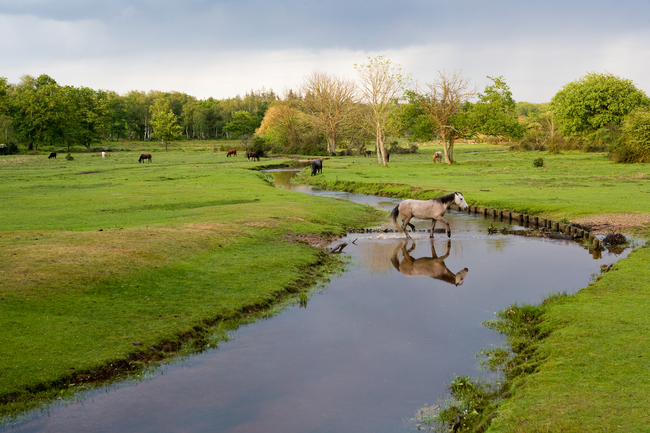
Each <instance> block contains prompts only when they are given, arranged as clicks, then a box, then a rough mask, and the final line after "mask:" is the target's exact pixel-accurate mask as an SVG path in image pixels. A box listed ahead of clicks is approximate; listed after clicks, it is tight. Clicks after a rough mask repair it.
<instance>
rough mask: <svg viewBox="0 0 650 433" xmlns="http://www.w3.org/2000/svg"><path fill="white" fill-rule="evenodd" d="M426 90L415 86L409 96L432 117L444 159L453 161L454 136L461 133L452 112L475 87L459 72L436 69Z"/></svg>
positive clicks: (468, 97)
mask: <svg viewBox="0 0 650 433" xmlns="http://www.w3.org/2000/svg"><path fill="white" fill-rule="evenodd" d="M426 86H427V87H428V90H426V91H422V90H421V89H420V88H419V87H418V88H417V89H416V90H415V92H411V96H412V97H413V99H415V101H417V103H418V105H419V106H420V108H421V109H422V111H423V112H424V113H426V115H427V116H429V118H430V119H431V120H432V121H433V123H434V124H435V125H436V126H437V128H438V130H439V131H440V138H441V139H442V144H443V149H444V153H445V163H447V164H452V163H453V162H454V140H455V139H456V138H457V137H458V136H459V135H462V133H464V132H465V131H461V130H459V129H458V128H457V126H456V125H454V124H453V122H452V119H453V116H454V115H455V114H458V113H460V111H461V110H462V108H463V104H464V103H465V102H467V101H468V100H469V99H471V98H472V97H474V96H475V95H476V88H470V80H469V79H466V78H463V77H462V76H461V73H460V72H457V71H454V72H452V73H446V72H445V71H442V72H440V71H438V78H436V79H435V80H434V81H433V83H431V84H429V83H427V84H426Z"/></svg>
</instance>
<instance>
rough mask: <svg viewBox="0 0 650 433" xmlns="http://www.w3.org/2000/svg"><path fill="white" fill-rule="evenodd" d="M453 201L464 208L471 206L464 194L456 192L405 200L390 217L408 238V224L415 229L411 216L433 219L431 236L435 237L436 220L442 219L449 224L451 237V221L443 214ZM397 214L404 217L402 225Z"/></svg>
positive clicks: (448, 233) (448, 230)
mask: <svg viewBox="0 0 650 433" xmlns="http://www.w3.org/2000/svg"><path fill="white" fill-rule="evenodd" d="M452 203H456V204H457V205H458V206H460V208H461V209H462V210H467V208H468V207H469V206H468V205H467V203H466V202H465V198H464V197H463V194H461V193H460V192H455V193H451V194H447V195H443V196H442V197H438V198H432V199H429V200H404V201H403V202H401V203H400V204H398V205H397V206H395V209H393V211H392V212H391V213H390V219H391V221H392V222H393V225H394V226H395V227H397V228H398V229H399V230H400V231H401V232H403V233H404V234H405V235H406V238H407V239H408V238H410V236H409V234H408V233H407V232H406V226H407V225H409V226H410V227H411V230H414V229H415V227H414V226H413V224H409V221H411V218H413V217H415V218H418V219H423V220H431V222H432V224H431V235H430V236H429V237H430V238H432V237H433V231H434V229H435V228H436V221H440V222H441V223H443V224H445V225H446V226H447V237H451V229H450V228H449V223H448V222H447V220H446V219H444V218H443V217H442V216H443V215H444V214H445V212H446V211H447V208H448V207H449V205H450V204H452ZM397 215H400V216H401V217H402V225H401V226H400V225H398V224H397Z"/></svg>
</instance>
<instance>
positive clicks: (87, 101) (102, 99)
mask: <svg viewBox="0 0 650 433" xmlns="http://www.w3.org/2000/svg"><path fill="white" fill-rule="evenodd" d="M61 94H62V106H63V112H62V113H61V126H60V127H61V129H62V135H63V137H64V140H65V141H66V143H67V144H68V152H70V144H71V143H79V144H82V145H83V146H85V147H86V151H88V152H90V147H91V145H92V144H93V143H99V142H100V141H101V139H102V133H103V131H104V126H105V124H106V123H107V122H108V121H109V119H110V112H109V109H108V96H107V93H106V92H104V91H102V90H97V91H96V90H93V89H91V88H88V87H72V86H65V87H63V88H62V89H61Z"/></svg>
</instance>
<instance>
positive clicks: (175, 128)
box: [150, 98, 183, 152]
mask: <svg viewBox="0 0 650 433" xmlns="http://www.w3.org/2000/svg"><path fill="white" fill-rule="evenodd" d="M150 111H151V126H152V127H153V132H152V134H151V136H152V137H155V138H160V140H161V141H162V143H163V144H164V145H165V152H167V144H168V143H169V141H171V140H177V139H179V138H180V137H181V135H182V133H183V129H182V128H181V125H179V124H178V117H177V116H176V115H175V114H174V112H173V111H172V110H171V109H170V108H169V102H168V101H166V100H165V99H164V98H159V99H156V100H155V101H154V103H153V105H152V106H151V107H150Z"/></svg>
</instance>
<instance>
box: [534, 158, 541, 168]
mask: <svg viewBox="0 0 650 433" xmlns="http://www.w3.org/2000/svg"><path fill="white" fill-rule="evenodd" d="M543 166H544V158H541V157H540V158H536V159H535V160H534V161H533V167H543Z"/></svg>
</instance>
